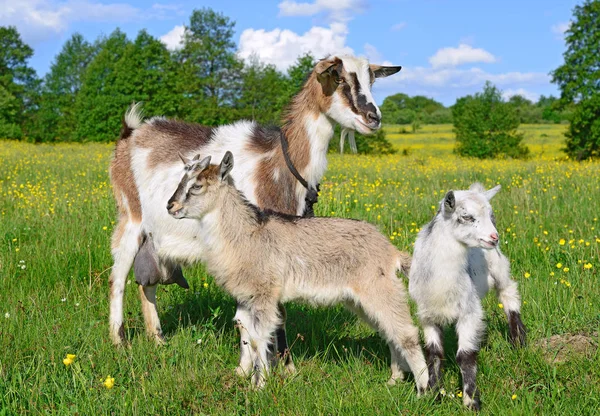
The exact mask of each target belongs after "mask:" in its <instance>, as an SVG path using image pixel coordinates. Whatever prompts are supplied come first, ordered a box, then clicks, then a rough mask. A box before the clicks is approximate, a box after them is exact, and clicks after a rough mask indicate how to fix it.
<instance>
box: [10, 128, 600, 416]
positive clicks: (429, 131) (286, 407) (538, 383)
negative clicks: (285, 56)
mask: <svg viewBox="0 0 600 416" xmlns="http://www.w3.org/2000/svg"><path fill="white" fill-rule="evenodd" d="M394 128H397V127H395V126H392V127H389V128H388V131H389V130H393V129H394ZM562 128H564V127H563V126H535V127H534V126H525V127H524V129H525V131H526V132H527V134H528V139H527V140H528V143H530V144H532V145H534V144H535V145H536V146H540V148H541V146H542V142H543V141H544V140H548V142H544V143H543V146H544V154H543V155H542V156H541V157H540V152H539V151H535V150H534V155H535V157H534V158H532V159H530V160H527V161H510V160H502V161H472V160H466V159H459V158H457V157H455V156H453V155H452V154H451V148H452V140H451V129H449V127H448V126H426V127H425V128H424V129H423V130H421V131H420V132H419V134H417V135H412V134H407V135H399V136H398V137H395V136H393V135H392V140H393V142H394V144H395V145H396V146H398V148H399V149H400V150H402V149H403V148H405V147H410V148H411V149H412V151H411V152H409V156H402V154H401V153H400V154H398V155H394V156H386V157H380V158H377V157H368V156H350V155H345V156H343V157H342V156H338V155H330V166H329V169H328V171H327V175H326V178H325V179H324V181H323V185H322V196H321V199H320V202H319V204H318V205H317V211H318V213H319V214H320V215H336V216H345V217H353V218H360V219H365V220H368V221H371V222H373V223H375V224H377V225H378V226H379V227H380V229H381V231H382V232H384V233H385V234H387V235H388V236H390V238H392V239H393V240H392V241H393V242H394V244H396V245H397V246H398V247H399V248H401V249H407V250H412V247H411V245H412V243H413V242H414V239H415V236H416V233H417V232H418V229H419V227H420V226H422V225H423V224H424V223H426V222H427V221H429V220H430V219H431V216H432V215H433V213H434V211H435V206H436V205H437V202H438V201H439V200H440V199H441V198H442V195H443V193H444V192H445V191H446V190H448V189H452V188H453V189H461V188H465V187H467V186H468V185H469V184H470V183H471V182H472V181H474V180H479V181H482V182H483V183H484V184H485V185H486V186H488V187H489V186H491V185H492V184H495V183H500V184H502V185H503V189H502V191H501V192H500V193H499V194H498V195H497V196H496V198H495V199H494V200H493V205H494V208H495V210H496V216H497V218H498V228H499V231H500V233H501V238H502V248H503V251H504V252H505V253H506V254H507V256H508V257H509V258H510V260H511V264H512V268H513V275H514V278H515V279H516V280H517V281H518V282H519V287H520V291H521V294H522V297H523V301H524V304H523V308H522V312H523V319H524V322H525V324H526V326H527V327H528V329H529V340H530V343H529V345H528V347H527V348H525V349H523V350H515V349H513V348H512V347H511V346H510V345H509V343H508V341H507V325H506V322H505V321H506V320H505V318H504V314H503V312H502V310H501V309H500V308H499V307H498V301H497V299H496V298H495V297H494V296H493V294H491V295H490V296H488V297H487V298H486V299H485V300H484V307H485V310H486V317H487V324H488V329H487V338H486V341H485V343H484V345H483V347H482V351H481V354H480V359H479V373H478V384H479V388H480V390H481V393H482V401H483V411H482V414H500V413H502V414H514V415H523V414H574V415H575V414H594V413H597V412H598V409H599V408H600V354H599V353H598V351H597V350H596V351H595V352H592V353H591V354H588V355H581V354H575V353H572V354H569V355H568V360H567V361H566V362H564V363H556V364H552V363H551V362H549V361H547V357H546V355H547V354H546V353H547V351H544V350H542V349H541V348H540V347H538V346H537V343H538V342H539V340H542V339H544V338H547V337H549V336H551V335H554V334H571V333H582V334H586V335H591V334H593V333H594V332H596V331H598V327H599V326H600V313H599V308H598V305H600V289H599V288H600V285H599V283H600V281H599V280H600V279H599V277H598V269H599V268H600V262H599V261H598V255H599V248H600V244H599V242H600V239H599V237H600V236H599V234H600V233H599V232H598V230H597V229H596V227H598V226H599V225H598V220H597V217H598V216H599V215H598V205H599V202H600V188H599V185H598V183H599V182H598V179H599V175H600V164H599V163H590V162H586V163H584V164H577V163H574V162H571V161H568V160H555V159H554V158H555V157H561V155H560V153H558V152H557V149H559V148H560V146H561V144H560V142H559V141H560V140H561V139H560V135H559V132H560V129H562ZM544 129H548V130H549V133H546V134H547V136H548V137H541V135H542V133H543V132H544V131H545V130H544ZM532 150H533V149H532ZM111 152H112V146H109V145H97V144H89V145H77V144H72V145H56V146H50V145H40V146H34V145H30V144H24V143H15V142H0V195H1V198H0V288H1V289H0V351H2V353H0V415H9V414H11V415H12V414H40V413H44V414H48V413H52V414H167V413H171V414H223V415H231V414H261V415H280V414H286V415H287V414H292V415H295V414H298V415H299V414H310V415H312V414H357V415H373V414H381V415H387V414H407V415H408V414H410V415H413V414H440V415H451V414H460V413H465V414H468V412H467V411H465V410H464V409H463V407H462V402H461V400H460V399H459V398H458V397H451V395H452V394H456V393H458V391H459V389H460V376H459V372H458V369H457V366H456V364H455V362H454V359H453V355H454V353H455V352H456V337H455V336H454V335H453V333H452V330H451V329H448V330H447V331H446V341H447V342H446V344H447V345H446V347H447V348H446V350H447V351H446V353H447V360H446V367H445V373H444V380H443V384H444V387H445V389H446V391H447V392H448V393H449V394H448V395H447V396H446V397H445V398H444V399H443V400H442V401H441V402H436V401H435V400H434V398H433V397H431V395H425V396H424V397H422V398H417V397H416V393H415V388H414V382H413V380H412V378H411V379H410V380H409V381H408V382H406V383H400V384H399V385H397V386H395V387H388V386H386V384H385V381H386V380H387V379H388V377H389V369H388V366H389V356H388V354H389V352H388V350H387V347H386V346H385V344H384V343H383V342H382V341H381V339H380V338H379V337H378V336H377V335H376V334H373V333H372V332H371V331H370V330H369V329H368V328H367V327H365V326H364V325H363V324H361V323H360V322H357V320H356V319H355V318H354V317H353V316H352V315H351V314H349V313H347V312H346V311H344V310H343V309H342V308H329V309H324V308H319V309H314V308H310V307H305V306H302V305H289V307H288V315H289V318H288V335H289V342H290V344H292V345H293V346H292V353H293V355H294V359H295V363H296V366H297V368H298V373H297V374H296V375H294V376H292V377H290V378H287V379H284V377H283V374H282V371H281V370H280V369H276V370H275V371H274V374H273V376H272V377H271V378H270V380H269V383H268V386H267V387H266V389H265V390H263V391H259V392H254V391H252V390H251V389H250V383H249V381H248V380H244V379H238V378H237V377H236V376H235V375H234V372H233V370H234V368H235V366H236V364H237V358H238V353H239V348H238V346H237V343H238V338H237V334H236V331H235V329H234V328H233V325H232V323H231V319H232V317H233V314H234V309H235V304H234V302H233V300H232V299H231V298H230V297H228V296H227V295H226V294H224V293H223V291H221V290H220V289H219V288H218V287H216V286H215V285H214V283H213V281H212V279H211V278H210V277H208V276H206V274H205V273H204V271H203V269H202V267H201V266H197V267H194V268H189V269H186V270H185V272H186V276H187V277H188V280H189V282H190V284H191V289H190V290H188V291H185V290H182V289H179V288H177V287H174V286H167V287H163V288H161V289H160V290H159V307H160V316H161V320H162V323H163V329H164V331H165V333H166V338H167V340H168V343H167V345H166V346H164V347H159V348H157V347H155V346H154V345H153V344H152V343H151V342H150V341H148V340H147V339H146V338H145V335H144V330H143V327H144V326H143V320H142V317H141V311H140V307H139V300H138V299H137V289H136V287H135V286H136V285H135V283H134V281H133V276H130V278H129V282H130V284H128V285H127V293H126V306H125V311H126V315H125V320H126V329H127V337H128V339H129V340H130V341H131V348H123V349H117V348H114V347H113V346H112V345H111V343H110V341H109V339H108V326H107V321H108V283H107V279H108V274H109V268H110V266H111V264H112V262H111V258H110V233H111V230H112V228H113V227H114V219H115V207H114V202H113V200H112V195H111V191H110V185H109V183H108V175H107V167H108V163H109V160H110V155H111ZM547 156H548V157H547ZM561 239H564V240H565V241H564V245H561ZM557 263H561V268H557V266H556V265H557ZM586 264H591V266H592V267H591V268H585V265H586ZM565 267H567V268H568V271H565V270H564V268H565ZM525 273H529V275H530V276H529V277H528V278H526V277H525ZM205 283H206V285H205ZM205 286H207V287H205ZM591 336H592V340H593V341H595V342H596V343H597V342H598V335H597V334H596V335H591ZM200 340H201V341H200ZM67 353H70V354H76V355H77V357H76V358H75V360H74V362H73V364H71V365H70V366H65V365H64V364H63V359H64V358H65V356H66V354H67ZM108 375H111V376H112V377H114V379H115V385H114V388H112V389H107V388H106V387H105V386H104V385H103V381H104V379H105V378H106V377H107V376H108ZM513 395H516V398H515V399H514V400H513V399H512V398H511V397H512V396H513Z"/></svg>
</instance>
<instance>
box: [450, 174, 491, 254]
mask: <svg viewBox="0 0 600 416" xmlns="http://www.w3.org/2000/svg"><path fill="white" fill-rule="evenodd" d="M499 190H500V186H496V187H495V188H492V189H490V190H488V191H483V188H481V186H480V185H473V186H472V187H471V189H470V190H468V191H450V192H448V193H447V194H446V196H445V197H444V200H443V202H442V212H443V216H444V220H445V221H449V223H450V226H451V227H452V233H453V234H454V237H455V238H456V239H457V240H458V241H460V242H462V243H463V244H465V245H466V246H468V247H473V248H475V247H478V248H484V249H492V248H494V247H496V246H497V245H498V242H499V237H498V230H497V229H496V220H495V218H494V212H493V210H492V206H491V205H490V203H489V201H490V199H492V198H493V196H494V195H496V193H497V192H498V191H499Z"/></svg>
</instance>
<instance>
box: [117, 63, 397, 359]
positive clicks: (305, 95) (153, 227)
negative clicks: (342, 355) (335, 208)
mask: <svg viewBox="0 0 600 416" xmlns="http://www.w3.org/2000/svg"><path fill="white" fill-rule="evenodd" d="M400 69H401V67H399V66H397V67H383V66H379V65H372V64H371V65H370V64H369V63H368V62H367V60H366V59H362V58H356V57H352V56H340V57H337V56H332V57H329V58H326V59H323V60H321V61H319V62H318V63H317V64H316V65H315V68H314V70H313V71H312V73H311V74H310V76H309V78H308V80H307V81H306V83H305V84H304V86H303V88H302V90H301V91H300V92H299V93H298V94H297V95H296V96H295V97H294V98H293V99H292V101H291V103H290V105H289V107H288V110H287V112H286V113H285V116H284V119H283V121H284V124H283V127H282V128H281V129H269V128H265V127H261V126H259V125H258V124H257V123H255V122H251V121H238V122H236V123H233V124H229V125H224V126H220V127H215V128H211V127H206V126H201V125H197V124H189V123H184V122H181V121H175V120H168V119H165V118H161V117H155V118H151V119H150V120H147V121H145V122H144V121H142V118H141V115H140V112H139V111H138V108H137V106H134V107H132V108H131V109H130V110H129V111H128V112H127V113H126V115H125V119H124V123H123V129H122V131H121V136H120V138H119V140H118V142H117V145H116V149H115V156H114V159H113V161H112V163H111V166H110V175H111V181H112V185H113V191H114V196H115V199H116V201H117V205H118V210H119V220H118V224H117V227H116V228H115V231H114V233H113V236H112V254H113V258H114V265H113V268H112V273H111V276H110V318H109V320H110V322H109V326H110V336H111V339H112V340H113V342H114V343H115V344H120V343H122V342H123V341H124V338H125V336H124V335H125V333H124V327H123V295H124V290H125V280H126V277H127V274H128V273H129V270H130V269H131V266H132V264H134V260H135V265H134V269H135V274H136V280H137V282H138V283H140V287H139V291H140V297H141V301H142V311H143V314H144V320H145V325H146V332H147V333H148V335H149V336H151V337H152V338H154V339H155V340H156V341H157V342H159V343H160V342H162V330H161V325H160V320H159V318H158V313H157V306H156V288H157V285H158V284H159V283H161V284H169V283H178V284H180V285H181V286H184V287H185V286H187V283H186V282H185V279H184V278H183V275H182V273H181V269H180V267H179V264H178V263H177V262H174V261H172V260H170V257H169V255H170V253H171V252H172V251H173V250H175V249H177V250H179V249H180V245H179V242H180V241H181V238H188V239H189V241H194V242H195V244H192V245H190V246H189V247H188V249H189V250H190V252H193V253H194V255H196V256H197V259H198V260H200V261H201V260H202V252H203V250H204V248H205V247H206V245H207V244H208V245H209V246H210V243H211V242H210V241H203V240H202V239H201V238H194V237H196V234H193V233H195V231H193V232H191V231H190V230H189V229H188V228H187V227H186V224H185V222H181V221H176V220H175V219H173V218H172V217H170V216H169V215H168V213H167V212H166V210H165V209H164V207H165V204H166V202H167V200H168V199H169V197H170V196H171V193H172V191H173V189H175V188H176V187H177V184H178V183H179V180H180V179H181V175H182V174H183V165H182V164H181V161H180V156H179V155H180V154H181V155H183V156H184V157H187V158H191V157H192V156H193V155H196V154H198V153H201V154H202V155H211V156H212V157H214V158H216V159H219V158H222V157H223V155H224V154H225V151H226V150H227V149H230V150H231V151H232V152H233V154H234V156H235V158H236V161H237V166H238V168H237V169H236V172H235V173H234V174H233V178H234V180H235V184H236V187H237V188H238V189H239V190H240V191H242V193H243V194H244V195H245V197H246V198H248V200H249V201H250V202H251V203H253V204H256V205H257V206H258V207H260V208H263V209H271V210H273V211H278V212H281V213H286V214H297V215H300V214H302V213H304V211H305V208H306V201H305V198H306V196H307V192H308V188H310V189H311V190H312V191H313V193H314V192H315V189H316V187H317V185H318V182H319V180H320V179H321V177H322V176H323V173H324V172H325V169H326V168H327V148H328V144H329V140H330V139H331V137H332V135H333V127H334V124H335V123H339V124H341V126H342V127H343V128H349V129H353V130H354V129H355V130H358V131H359V132H361V133H365V134H369V133H372V132H374V131H375V130H377V129H378V128H379V127H380V126H381V112H380V111H379V108H378V107H377V105H376V104H375V101H374V100H373V96H372V95H371V85H372V84H373V82H374V81H375V79H376V78H381V77H386V76H388V75H392V74H394V73H396V72H398V71H399V70H400ZM294 169H295V170H296V171H297V172H296V173H297V174H298V175H294V174H293V173H292V170H294ZM300 175H301V177H302V179H303V180H302V181H300V180H299V179H297V178H298V176H300ZM302 182H304V183H302ZM190 233H192V234H193V235H192V234H190ZM282 308H283V307H282ZM282 312H283V311H282ZM277 340H278V342H277V348H278V352H279V353H284V352H285V349H286V347H287V346H286V345H285V344H286V342H285V330H284V328H279V329H278V331H277ZM247 342H248V339H245V338H244V335H243V334H242V339H241V343H242V345H244V344H245V343H247ZM243 358H244V357H242V359H243ZM288 364H289V366H290V369H293V364H292V363H291V361H289V360H288Z"/></svg>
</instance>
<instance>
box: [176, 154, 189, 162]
mask: <svg viewBox="0 0 600 416" xmlns="http://www.w3.org/2000/svg"><path fill="white" fill-rule="evenodd" d="M177 154H178V155H179V158H180V159H181V161H182V162H183V164H184V165H187V164H188V163H190V159H188V158H187V157H185V156H184V155H182V154H181V152H177Z"/></svg>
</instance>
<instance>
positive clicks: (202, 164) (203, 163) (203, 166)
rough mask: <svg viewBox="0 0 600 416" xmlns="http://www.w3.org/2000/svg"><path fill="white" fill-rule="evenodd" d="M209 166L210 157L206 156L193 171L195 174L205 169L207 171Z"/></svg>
mask: <svg viewBox="0 0 600 416" xmlns="http://www.w3.org/2000/svg"><path fill="white" fill-rule="evenodd" d="M198 156H200V155H198ZM194 159H195V158H194ZM198 159H199V158H198ZM208 165H210V156H206V157H205V158H204V159H202V160H201V161H200V162H198V164H197V165H196V166H194V170H193V171H194V172H202V171H203V170H204V169H206V168H207V167H208Z"/></svg>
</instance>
